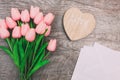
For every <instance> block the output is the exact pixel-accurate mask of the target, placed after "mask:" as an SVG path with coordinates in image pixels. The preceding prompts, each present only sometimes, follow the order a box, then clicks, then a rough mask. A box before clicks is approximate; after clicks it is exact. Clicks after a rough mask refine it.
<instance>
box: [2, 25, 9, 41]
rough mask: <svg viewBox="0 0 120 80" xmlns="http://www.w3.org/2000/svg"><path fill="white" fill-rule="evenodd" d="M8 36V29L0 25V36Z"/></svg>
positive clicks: (3, 37) (4, 37)
mask: <svg viewBox="0 0 120 80" xmlns="http://www.w3.org/2000/svg"><path fill="white" fill-rule="evenodd" d="M9 36H10V33H9V31H8V30H7V29H6V28H3V27H1V28H0V37H1V38H2V39H6V38H8V37H9Z"/></svg>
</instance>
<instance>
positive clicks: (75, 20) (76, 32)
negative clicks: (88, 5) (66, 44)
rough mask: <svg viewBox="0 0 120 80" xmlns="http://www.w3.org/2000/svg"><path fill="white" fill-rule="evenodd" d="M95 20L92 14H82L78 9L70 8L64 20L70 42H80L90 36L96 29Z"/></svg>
mask: <svg viewBox="0 0 120 80" xmlns="http://www.w3.org/2000/svg"><path fill="white" fill-rule="evenodd" d="M95 24H96V22H95V18H94V16H93V15H92V14H90V13H82V12H81V11H80V10H79V9H78V8H70V9H68V10H67V11H66V13H65V15H64V18H63V25H64V29H65V31H66V33H67V35H68V37H69V38H70V40H78V39H81V38H84V37H86V36H87V35H89V34H90V33H91V32H92V31H93V30H94V28H95Z"/></svg>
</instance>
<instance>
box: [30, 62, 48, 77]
mask: <svg viewBox="0 0 120 80" xmlns="http://www.w3.org/2000/svg"><path fill="white" fill-rule="evenodd" d="M48 63H49V60H44V61H42V62H39V63H37V64H36V65H35V67H34V68H33V69H32V70H31V71H30V72H29V73H28V77H30V76H31V75H32V74H33V73H35V72H36V71H37V70H38V69H39V68H41V67H42V66H44V65H46V64H48Z"/></svg>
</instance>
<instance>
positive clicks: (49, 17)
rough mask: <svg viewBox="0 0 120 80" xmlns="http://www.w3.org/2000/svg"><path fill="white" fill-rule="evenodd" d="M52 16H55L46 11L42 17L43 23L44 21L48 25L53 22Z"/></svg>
mask: <svg viewBox="0 0 120 80" xmlns="http://www.w3.org/2000/svg"><path fill="white" fill-rule="evenodd" d="M54 17H55V16H54V15H53V14H52V13H48V14H47V15H45V17H44V21H45V23H46V24H47V25H50V24H51V23H52V22H53V20H54Z"/></svg>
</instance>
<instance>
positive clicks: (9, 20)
mask: <svg viewBox="0 0 120 80" xmlns="http://www.w3.org/2000/svg"><path fill="white" fill-rule="evenodd" d="M6 24H7V26H8V27H9V28H10V29H12V28H14V27H15V26H17V23H16V22H15V21H14V20H13V19H12V18H10V17H6Z"/></svg>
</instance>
